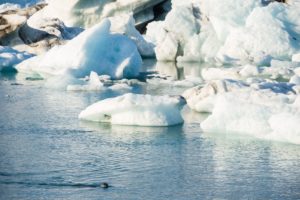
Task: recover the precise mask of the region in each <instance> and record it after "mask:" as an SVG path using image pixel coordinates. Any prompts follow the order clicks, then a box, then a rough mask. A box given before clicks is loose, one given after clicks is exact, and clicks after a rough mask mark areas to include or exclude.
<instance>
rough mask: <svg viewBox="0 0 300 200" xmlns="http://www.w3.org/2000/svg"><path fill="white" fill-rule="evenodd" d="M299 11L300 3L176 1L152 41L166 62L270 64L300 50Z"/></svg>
mask: <svg viewBox="0 0 300 200" xmlns="http://www.w3.org/2000/svg"><path fill="white" fill-rule="evenodd" d="M299 10H300V3H299V2H298V1H288V4H284V3H278V2H273V3H269V4H268V5H266V4H263V3H261V1H257V0H245V1H236V0H225V1H224V0H204V1H200V0H189V1H179V0H172V10H171V11H170V12H169V13H168V14H167V16H166V18H165V20H164V21H156V22H152V23H150V24H149V25H148V26H147V33H146V37H147V39H149V40H150V41H152V42H153V43H154V44H155V45H156V47H155V53H156V57H157V59H158V60H161V61H175V60H177V61H198V62H199V61H211V62H217V63H221V64H223V63H236V62H239V63H241V62H242V63H249V62H251V63H254V64H269V63H268V62H269V61H270V60H271V59H270V58H275V59H281V60H291V59H292V56H293V54H296V53H299V52H300V45H299V41H300V31H299V30H300V29H299V27H300V12H299Z"/></svg>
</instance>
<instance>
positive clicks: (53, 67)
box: [16, 19, 142, 79]
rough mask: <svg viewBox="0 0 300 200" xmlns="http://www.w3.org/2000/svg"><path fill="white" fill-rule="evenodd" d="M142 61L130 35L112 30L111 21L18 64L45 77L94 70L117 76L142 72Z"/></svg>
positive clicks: (18, 66) (134, 75) (78, 73)
mask: <svg viewBox="0 0 300 200" xmlns="http://www.w3.org/2000/svg"><path fill="white" fill-rule="evenodd" d="M141 65H142V59H141V56H140V54H139V52H138V50H137V47H136V45H135V44H134V42H132V41H131V40H130V39H129V38H127V37H125V36H123V35H120V34H111V33H110V21H109V20H108V19H105V20H103V21H102V22H101V23H100V24H97V25H95V26H94V27H92V28H90V29H87V30H85V31H84V32H82V33H81V34H79V35H78V36H77V37H75V38H74V39H72V40H70V41H69V42H68V43H67V44H65V45H62V46H55V47H53V48H52V49H51V50H49V51H48V52H47V53H45V54H42V55H39V56H36V57H33V58H31V59H28V60H26V61H24V62H22V63H20V64H19V65H17V66H16V68H17V70H18V71H19V72H23V73H29V74H38V75H40V76H42V77H43V78H47V77H48V76H53V75H55V76H62V75H64V74H71V75H73V76H75V77H79V78H80V77H84V76H86V75H89V74H90V72H91V71H95V72H96V73H98V74H100V75H109V76H110V77H112V78H113V79H120V78H123V77H127V78H132V77H136V76H138V75H139V71H140V67H141Z"/></svg>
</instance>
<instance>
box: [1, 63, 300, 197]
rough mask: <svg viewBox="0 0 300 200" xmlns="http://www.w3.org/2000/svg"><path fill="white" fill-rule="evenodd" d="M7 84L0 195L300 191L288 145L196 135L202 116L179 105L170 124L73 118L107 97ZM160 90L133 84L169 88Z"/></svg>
mask: <svg viewBox="0 0 300 200" xmlns="http://www.w3.org/2000/svg"><path fill="white" fill-rule="evenodd" d="M171 69H172V68H171ZM192 69H193V68H192V67H191V68H189V70H191V71H192ZM165 70H167V69H165ZM186 71H187V70H186ZM16 81H17V82H18V79H17V80H16V79H15V77H14V76H11V77H9V76H4V77H3V76H1V80H0V107H1V115H0V159H1V162H0V199H150V200H151V199H153V200H154V199H155V200H157V199H299V198H300V190H299V188H300V182H299V180H300V171H299V167H300V162H299V159H300V147H299V146H297V145H291V144H283V143H276V142H268V141H261V140H256V139H253V138H246V137H237V136H229V135H211V134H206V133H202V132H201V130H200V125H199V124H200V121H201V120H202V119H203V117H205V116H201V115H199V114H197V113H194V112H192V111H189V110H188V109H185V111H184V118H185V121H186V123H185V124H184V125H181V126H174V127H156V128H149V127H130V126H110V125H109V124H98V123H86V122H79V121H78V119H77V115H78V113H79V112H80V111H81V110H82V109H83V108H85V107H86V106H87V105H89V104H91V103H94V102H96V101H97V100H99V99H101V98H104V97H106V96H113V95H114V94H99V93H95V92H93V93H91V92H77V93H76V92H63V91H55V90H50V89H46V88H44V87H42V86H41V83H40V82H25V83H24V84H25V85H11V83H14V82H16ZM161 88H162V89H157V88H155V87H153V88H151V87H148V88H144V89H143V90H140V91H142V92H149V93H156V94H157V93H158V94H159V93H164V92H165V91H167V90H168V91H170V90H169V89H168V87H167V86H166V87H161ZM180 90H182V89H180V88H179V89H177V90H176V89H174V90H172V91H173V92H174V93H178V92H180ZM103 181H105V182H108V183H109V184H111V185H112V187H110V188H108V189H101V188H100V187H98V186H99V184H100V182H103Z"/></svg>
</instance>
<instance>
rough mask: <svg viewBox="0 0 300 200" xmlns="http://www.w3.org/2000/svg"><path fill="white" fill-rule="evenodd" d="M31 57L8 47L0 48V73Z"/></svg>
mask: <svg viewBox="0 0 300 200" xmlns="http://www.w3.org/2000/svg"><path fill="white" fill-rule="evenodd" d="M32 56H33V55H32V54H30V53H27V52H19V51H17V50H15V49H13V48H10V47H5V46H0V71H2V70H9V69H12V68H13V67H14V66H15V65H16V64H18V63H20V62H22V61H24V60H26V59H28V58H30V57H32Z"/></svg>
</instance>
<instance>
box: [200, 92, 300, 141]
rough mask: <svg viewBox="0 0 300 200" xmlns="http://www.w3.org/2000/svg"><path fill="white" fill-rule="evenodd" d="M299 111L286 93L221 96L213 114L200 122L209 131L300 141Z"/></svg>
mask: <svg viewBox="0 0 300 200" xmlns="http://www.w3.org/2000/svg"><path fill="white" fill-rule="evenodd" d="M299 121H300V110H299V107H297V106H296V105H295V104H294V103H293V100H292V99H290V98H289V97H288V96H287V95H284V94H278V93H270V92H268V91H248V92H231V93H226V94H223V95H219V96H218V97H217V99H216V101H215V105H214V108H213V111H212V114H211V115H210V116H209V117H208V118H207V119H206V120H204V121H203V122H202V123H201V128H202V130H203V131H205V132H209V133H222V134H247V135H251V136H254V137H257V138H260V139H267V140H276V141H281V142H288V143H294V144H300V132H299Z"/></svg>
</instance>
